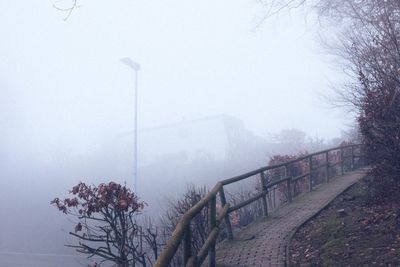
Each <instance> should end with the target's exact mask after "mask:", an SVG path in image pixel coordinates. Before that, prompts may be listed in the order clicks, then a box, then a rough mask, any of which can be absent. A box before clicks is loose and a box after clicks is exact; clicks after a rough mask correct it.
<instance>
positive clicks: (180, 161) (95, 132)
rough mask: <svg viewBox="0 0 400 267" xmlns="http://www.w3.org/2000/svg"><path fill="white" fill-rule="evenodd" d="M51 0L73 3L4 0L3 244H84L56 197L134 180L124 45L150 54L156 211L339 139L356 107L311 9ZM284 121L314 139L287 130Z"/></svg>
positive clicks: (143, 93) (40, 248) (0, 92)
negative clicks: (349, 108)
mask: <svg viewBox="0 0 400 267" xmlns="http://www.w3.org/2000/svg"><path fill="white" fill-rule="evenodd" d="M53 4H55V5H57V6H59V7H63V6H68V5H69V4H70V2H69V1H42V2H39V1H27V0H24V1H14V2H7V3H6V2H4V1H3V2H1V3H0V25H1V26H0V36H1V40H2V41H1V42H0V51H1V52H0V59H1V60H0V114H1V116H0V177H1V178H0V203H1V206H0V207H1V209H0V218H1V220H0V253H2V254H3V255H6V254H7V255H9V254H10V253H11V254H12V253H21V254H18V255H20V256H19V257H20V258H23V257H30V256H29V255H31V254H32V253H33V254H35V255H36V254H45V255H44V256H43V257H45V258H46V260H48V259H49V258H51V257H52V256H54V255H56V254H63V255H67V254H68V255H72V254H74V251H73V250H72V249H69V248H66V247H64V244H66V243H73V240H72V239H71V238H70V237H69V236H68V234H67V233H68V231H70V230H71V228H72V223H71V222H70V221H68V219H67V217H66V216H63V215H62V214H60V213H59V212H58V211H57V210H56V209H55V208H53V207H51V206H50V204H49V203H50V200H52V199H53V198H54V197H55V196H65V195H66V193H67V192H68V190H69V189H70V188H71V187H72V186H73V185H75V184H76V183H77V182H79V181H84V182H86V183H89V184H90V183H93V184H97V183H100V182H106V181H110V180H112V181H116V182H120V183H124V182H126V183H127V185H128V186H132V184H133V167H132V166H133V112H134V107H133V103H134V91H133V88H134V87H133V86H134V73H133V71H132V70H131V69H129V68H127V67H126V66H125V65H123V64H121V62H120V61H119V59H120V58H121V57H131V58H132V59H134V60H135V61H137V62H139V63H140V65H141V70H140V71H139V80H138V84H139V98H138V103H139V104H138V124H139V129H140V130H139V136H138V150H139V157H138V163H139V171H138V189H137V190H138V194H139V197H140V198H141V199H143V200H144V201H145V202H147V203H148V207H147V210H148V213H149V214H157V213H158V212H160V210H162V209H163V208H165V207H164V206H163V205H164V203H165V199H166V198H174V197H176V194H178V193H179V192H182V191H183V190H184V189H185V187H186V186H187V185H188V184H196V185H199V186H200V185H208V186H210V185H213V184H214V183H215V182H216V181H218V180H221V179H224V178H228V177H230V176H234V175H238V174H241V173H243V172H245V171H249V170H251V169H254V168H257V167H260V166H263V165H266V164H267V163H268V160H269V157H270V156H272V155H273V154H276V153H293V152H298V151H304V150H312V149H319V148H322V147H324V146H330V145H335V144H337V143H338V142H339V141H340V138H343V131H345V130H346V129H347V125H348V123H349V121H350V120H351V117H350V116H349V115H347V114H346V113H345V112H344V111H341V110H337V109H332V108H330V107H329V105H328V104H327V103H326V102H324V101H323V100H322V99H321V96H330V95H331V84H332V83H336V82H340V81H342V80H343V79H344V76H343V74H342V73H341V71H340V70H338V69H336V68H335V67H334V65H333V64H332V60H331V58H330V57H329V56H326V55H325V54H324V53H323V52H322V49H321V47H320V45H319V43H318V42H317V41H316V39H317V36H318V33H319V32H318V31H320V29H319V26H318V25H317V23H316V22H315V21H314V20H313V19H312V18H310V19H309V20H306V19H304V18H305V16H304V11H303V10H295V11H291V12H290V13H287V12H286V13H285V12H283V13H282V14H280V15H279V17H275V18H272V19H268V20H266V21H264V22H263V23H261V24H260V22H261V21H262V18H263V14H265V10H264V9H263V7H262V6H260V5H259V4H258V2H257V1H243V0H241V1H238V0H234V1H217V2H216V1H209V0H206V1H198V2H194V1H186V2H183V1H170V0H164V1H151V2H149V1H136V0H135V1H134V0H130V1H119V2H116V3H114V2H113V3H111V2H110V1H104V0H97V1H80V2H79V5H80V7H79V8H78V9H76V10H74V12H73V13H72V14H71V16H70V17H69V18H68V19H67V20H64V18H65V17H66V15H67V14H66V13H64V12H62V11H59V10H57V9H55V8H54V7H53ZM285 129H286V130H287V129H298V132H300V133H304V135H302V134H300V137H301V136H303V139H301V138H300V139H296V140H297V141H296V142H294V141H293V140H289V141H287V140H282V139H281V140H280V139H279V138H276V137H277V136H278V135H279V133H282V131H283V130H285ZM295 132H296V131H295ZM298 132H297V133H298ZM338 138H339V139H338ZM46 255H47V256H46ZM56 259H58V261H60V260H59V257H54V260H53V261H52V264H50V265H49V266H61V264H62V263H61V262H57V260H56ZM49 261H51V260H49ZM8 264H9V263H7V262H6V260H5V257H0V266H9V265H8ZM32 266H33V265H32ZM38 266H39V265H38ZM42 266H45V265H42Z"/></svg>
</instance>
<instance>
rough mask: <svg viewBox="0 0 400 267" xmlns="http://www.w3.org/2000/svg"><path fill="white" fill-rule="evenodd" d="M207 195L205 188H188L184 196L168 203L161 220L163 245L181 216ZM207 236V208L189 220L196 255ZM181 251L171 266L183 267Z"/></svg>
mask: <svg viewBox="0 0 400 267" xmlns="http://www.w3.org/2000/svg"><path fill="white" fill-rule="evenodd" d="M206 194H207V189H206V188H205V187H200V188H196V187H195V186H189V187H188V188H187V189H186V191H185V192H184V194H183V195H182V196H181V197H180V198H179V199H177V200H174V201H169V206H168V207H167V210H166V212H165V214H164V215H163V217H162V218H161V220H162V224H163V226H164V232H163V239H164V243H166V241H167V240H168V239H169V238H170V237H171V235H172V232H173V231H174V230H175V227H176V225H177V224H178V222H179V220H180V219H181V218H182V216H183V215H184V214H185V213H186V212H187V211H188V210H189V209H190V208H191V207H193V206H194V205H195V204H196V203H197V202H199V201H200V200H201V199H202V198H203V197H205V195H206ZM207 235H208V207H205V208H203V209H202V210H201V212H200V213H199V214H197V215H196V216H195V217H194V218H193V219H192V220H191V240H192V243H191V245H192V251H193V253H198V252H199V250H200V248H201V246H202V245H203V244H204V241H205V240H206V239H207ZM182 260H183V251H182V248H181V247H180V248H179V249H178V251H177V253H176V254H175V257H174V258H173V260H172V263H171V265H172V266H182V265H183V261H182Z"/></svg>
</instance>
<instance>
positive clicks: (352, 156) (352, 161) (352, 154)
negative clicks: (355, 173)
mask: <svg viewBox="0 0 400 267" xmlns="http://www.w3.org/2000/svg"><path fill="white" fill-rule="evenodd" d="M351 170H354V146H353V145H352V146H351Z"/></svg>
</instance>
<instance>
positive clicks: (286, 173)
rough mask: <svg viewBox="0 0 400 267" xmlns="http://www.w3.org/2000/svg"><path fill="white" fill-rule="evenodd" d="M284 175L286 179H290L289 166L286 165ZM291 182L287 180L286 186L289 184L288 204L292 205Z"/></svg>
mask: <svg viewBox="0 0 400 267" xmlns="http://www.w3.org/2000/svg"><path fill="white" fill-rule="evenodd" d="M284 170H285V171H284V173H285V176H284V177H285V178H288V172H289V168H288V165H285V166H284ZM291 180H292V179H287V180H286V184H287V194H288V202H289V203H290V202H292V189H291V188H290V187H291V184H290V183H291Z"/></svg>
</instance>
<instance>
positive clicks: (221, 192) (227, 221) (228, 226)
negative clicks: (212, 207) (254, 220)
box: [219, 186, 233, 239]
mask: <svg viewBox="0 0 400 267" xmlns="http://www.w3.org/2000/svg"><path fill="white" fill-rule="evenodd" d="M219 197H220V198H221V205H222V207H224V206H225V205H226V198H225V192H224V187H223V186H222V187H221V189H220V190H219ZM224 221H225V225H226V231H227V232H228V239H233V232H232V225H231V220H230V219H229V212H227V213H226V215H225V217H224Z"/></svg>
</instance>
